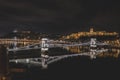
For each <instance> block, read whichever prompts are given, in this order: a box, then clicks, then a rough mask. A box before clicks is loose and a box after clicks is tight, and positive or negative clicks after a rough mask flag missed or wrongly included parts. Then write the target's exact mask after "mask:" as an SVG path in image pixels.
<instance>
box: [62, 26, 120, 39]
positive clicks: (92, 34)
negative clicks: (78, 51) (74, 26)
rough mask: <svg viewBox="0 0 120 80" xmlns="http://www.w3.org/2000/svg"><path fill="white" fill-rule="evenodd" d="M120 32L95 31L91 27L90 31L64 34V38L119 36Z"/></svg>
mask: <svg viewBox="0 0 120 80" xmlns="http://www.w3.org/2000/svg"><path fill="white" fill-rule="evenodd" d="M118 36H119V34H118V33H117V32H106V31H94V29H93V28H90V31H89V32H78V33H72V34H70V35H67V36H63V39H82V38H86V37H100V38H101V37H109V38H110V37H115V38H117V37H118Z"/></svg>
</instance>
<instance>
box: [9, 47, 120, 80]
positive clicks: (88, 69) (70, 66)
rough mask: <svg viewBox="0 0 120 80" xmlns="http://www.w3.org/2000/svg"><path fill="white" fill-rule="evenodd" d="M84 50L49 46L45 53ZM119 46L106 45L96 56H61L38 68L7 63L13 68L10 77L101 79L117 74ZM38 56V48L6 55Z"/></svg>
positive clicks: (15, 79) (28, 79) (30, 79)
mask: <svg viewBox="0 0 120 80" xmlns="http://www.w3.org/2000/svg"><path fill="white" fill-rule="evenodd" d="M85 51H88V50H87V48H85V49H83V48H78V47H70V48H64V49H61V48H54V49H50V50H49V52H48V54H49V55H51V56H53V55H56V54H57V55H64V54H75V53H77V54H80V53H82V52H85ZM119 54H120V50H119V49H115V48H114V49H113V48H110V49H109V50H108V51H107V52H103V53H101V54H99V55H98V56H96V59H91V58H90V57H89V56H79V57H70V58H65V59H62V60H60V61H57V62H54V63H52V64H50V65H48V68H47V69H42V68H41V67H40V66H34V65H28V64H20V63H19V64H16V63H10V65H9V66H10V68H11V69H13V70H14V69H16V68H18V70H16V72H11V80H48V79H49V80H58V79H60V80H64V79H66V80H69V79H73V80H76V79H79V80H80V79H81V80H86V79H87V80H93V79H94V80H97V79H100V80H104V79H106V80H107V79H114V80H116V79H117V78H120V76H119V73H120V57H119ZM31 56H32V57H39V56H40V51H39V50H37V51H23V52H17V53H14V54H12V53H11V54H10V55H9V58H10V59H12V58H24V57H31Z"/></svg>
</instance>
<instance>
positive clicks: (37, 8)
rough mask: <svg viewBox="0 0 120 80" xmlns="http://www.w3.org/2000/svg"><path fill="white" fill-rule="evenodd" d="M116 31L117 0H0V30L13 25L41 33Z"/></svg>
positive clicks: (119, 19) (119, 13) (119, 22)
mask: <svg viewBox="0 0 120 80" xmlns="http://www.w3.org/2000/svg"><path fill="white" fill-rule="evenodd" d="M90 27H93V28H94V29H95V30H105V31H113V32H114V31H116V32H119V33H120V31H119V29H120V28H119V27H120V5H119V3H118V2H117V1H116V0H97V1H96V0H30V1H29V0H17V1H16V0H10V1H9V0H0V34H4V33H8V32H11V31H13V30H14V29H18V30H32V31H37V32H42V33H71V32H78V31H88V30H89V28H90Z"/></svg>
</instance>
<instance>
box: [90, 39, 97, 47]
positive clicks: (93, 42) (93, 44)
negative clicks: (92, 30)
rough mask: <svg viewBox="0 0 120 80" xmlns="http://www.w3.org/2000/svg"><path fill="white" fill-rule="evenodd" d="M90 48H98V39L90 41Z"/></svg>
mask: <svg viewBox="0 0 120 80" xmlns="http://www.w3.org/2000/svg"><path fill="white" fill-rule="evenodd" d="M90 47H91V48H92V47H93V48H95V47H97V45H96V38H91V40H90Z"/></svg>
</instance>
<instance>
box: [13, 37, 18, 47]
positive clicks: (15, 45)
mask: <svg viewBox="0 0 120 80" xmlns="http://www.w3.org/2000/svg"><path fill="white" fill-rule="evenodd" d="M13 48H14V49H16V48H17V37H16V36H15V37H14V42H13Z"/></svg>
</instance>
